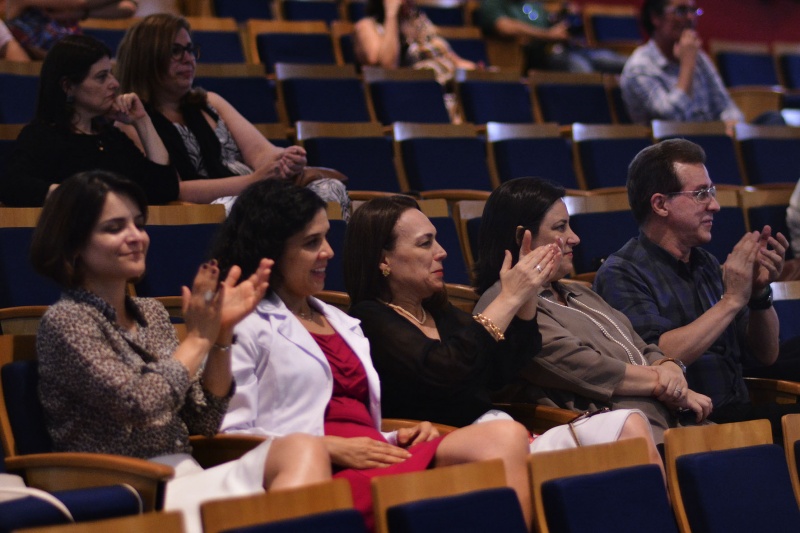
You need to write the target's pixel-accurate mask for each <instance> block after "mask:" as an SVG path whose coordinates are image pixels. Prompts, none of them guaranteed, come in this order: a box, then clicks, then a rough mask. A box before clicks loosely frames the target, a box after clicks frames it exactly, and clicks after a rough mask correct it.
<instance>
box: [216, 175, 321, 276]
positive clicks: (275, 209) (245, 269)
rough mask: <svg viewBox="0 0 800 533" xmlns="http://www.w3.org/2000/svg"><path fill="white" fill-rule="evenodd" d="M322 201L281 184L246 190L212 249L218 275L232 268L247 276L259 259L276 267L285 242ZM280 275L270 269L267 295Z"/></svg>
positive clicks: (260, 184) (269, 182) (273, 182)
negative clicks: (217, 263)
mask: <svg viewBox="0 0 800 533" xmlns="http://www.w3.org/2000/svg"><path fill="white" fill-rule="evenodd" d="M325 207H326V204H325V201H324V200H322V198H320V197H319V196H317V195H316V194H315V193H314V192H313V191H311V190H309V189H306V188H304V187H298V186H296V185H293V184H292V183H290V182H287V181H283V180H263V181H259V182H258V183H254V184H253V185H250V186H249V187H247V188H246V189H245V190H244V191H242V194H241V195H239V198H238V199H237V200H236V203H235V204H234V205H233V209H231V213H230V215H229V216H228V218H227V220H225V222H223V223H222V227H221V228H220V230H219V232H218V234H217V237H216V239H215V242H214V246H213V247H212V257H214V258H216V259H217V261H219V265H220V269H221V271H222V275H223V276H224V275H226V274H227V272H228V270H230V268H231V267H232V266H233V265H239V267H240V268H241V269H242V278H246V277H249V276H251V275H252V274H253V273H254V272H255V271H256V268H258V264H259V262H260V261H261V259H262V258H265V257H267V258H269V259H273V260H275V263H276V264H277V263H278V262H279V261H280V258H281V256H282V255H283V253H284V250H285V248H286V241H287V240H288V239H289V238H290V237H291V236H293V235H295V234H296V233H298V232H300V231H302V230H303V228H305V227H306V226H307V225H308V223H309V222H311V220H313V218H314V216H315V215H316V214H317V213H318V212H319V210H320V209H325ZM280 282H281V272H280V271H278V270H276V269H275V268H274V267H273V270H272V277H271V280H270V292H271V289H272V287H273V286H276V285H280Z"/></svg>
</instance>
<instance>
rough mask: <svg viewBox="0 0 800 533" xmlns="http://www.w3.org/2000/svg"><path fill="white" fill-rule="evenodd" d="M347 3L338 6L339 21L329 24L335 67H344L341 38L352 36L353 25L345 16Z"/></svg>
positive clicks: (353, 31) (353, 32)
mask: <svg viewBox="0 0 800 533" xmlns="http://www.w3.org/2000/svg"><path fill="white" fill-rule="evenodd" d="M346 10H347V2H341V3H340V4H339V17H340V18H341V20H334V21H333V23H332V24H331V39H333V53H334V55H335V56H336V64H337V65H346V64H347V63H346V62H345V60H344V52H343V51H342V43H341V38H342V37H343V36H345V35H348V34H349V35H354V34H355V28H354V27H353V23H352V22H349V21H347V16H346Z"/></svg>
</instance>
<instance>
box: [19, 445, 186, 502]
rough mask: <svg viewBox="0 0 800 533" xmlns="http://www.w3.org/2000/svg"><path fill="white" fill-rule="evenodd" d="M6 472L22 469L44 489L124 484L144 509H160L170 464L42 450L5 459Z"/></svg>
mask: <svg viewBox="0 0 800 533" xmlns="http://www.w3.org/2000/svg"><path fill="white" fill-rule="evenodd" d="M5 461H6V468H7V469H8V470H9V471H18V472H21V473H22V474H23V475H24V477H25V479H26V482H27V484H28V486H30V487H34V488H37V489H42V490H46V491H47V492H53V491H59V490H69V489H82V488H88V487H102V486H105V485H116V484H121V483H125V484H128V485H130V486H132V487H133V488H134V489H136V492H138V493H139V495H140V496H141V498H142V503H143V505H144V510H145V511H152V510H155V509H160V508H161V506H162V504H163V502H164V486H165V484H166V482H167V481H168V480H170V479H172V477H173V476H174V475H175V471H174V470H173V469H172V467H169V466H166V465H162V464H158V463H153V462H151V461H147V460H145V459H136V458H133V457H123V456H119V455H106V454H95V453H43V454H31V455H18V456H15V457H7V458H6V460H5Z"/></svg>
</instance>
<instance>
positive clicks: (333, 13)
mask: <svg viewBox="0 0 800 533" xmlns="http://www.w3.org/2000/svg"><path fill="white" fill-rule="evenodd" d="M282 5H283V18H284V19H285V20H323V21H325V23H326V24H330V23H332V22H333V21H334V20H338V19H339V6H338V5H337V4H336V2H335V1H334V0H284V1H283V4H282Z"/></svg>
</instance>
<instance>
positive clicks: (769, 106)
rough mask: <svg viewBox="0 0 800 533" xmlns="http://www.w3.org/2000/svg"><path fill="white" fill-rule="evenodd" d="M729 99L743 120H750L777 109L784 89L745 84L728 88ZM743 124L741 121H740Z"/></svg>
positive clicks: (779, 107)
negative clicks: (740, 113)
mask: <svg viewBox="0 0 800 533" xmlns="http://www.w3.org/2000/svg"><path fill="white" fill-rule="evenodd" d="M728 93H729V94H730V95H731V99H732V100H733V102H734V103H735V104H736V106H737V107H738V108H739V109H740V110H741V111H742V113H743V114H744V120H745V123H746V122H751V121H753V120H754V119H756V118H757V117H758V116H759V115H761V114H762V113H766V112H768V111H779V110H780V109H781V106H782V102H783V95H784V94H785V93H786V90H785V89H783V88H781V87H778V86H775V87H766V86H746V85H742V86H740V87H731V88H729V89H728ZM740 124H743V123H740ZM737 126H738V124H737Z"/></svg>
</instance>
